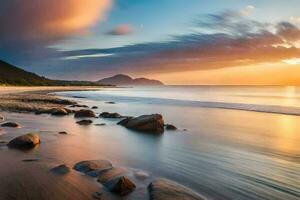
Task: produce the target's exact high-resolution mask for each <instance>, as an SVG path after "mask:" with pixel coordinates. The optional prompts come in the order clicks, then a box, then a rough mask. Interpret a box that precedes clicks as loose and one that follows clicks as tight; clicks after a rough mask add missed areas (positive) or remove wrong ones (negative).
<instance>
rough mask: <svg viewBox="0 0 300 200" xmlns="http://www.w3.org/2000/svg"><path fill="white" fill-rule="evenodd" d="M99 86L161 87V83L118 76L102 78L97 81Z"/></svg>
mask: <svg viewBox="0 0 300 200" xmlns="http://www.w3.org/2000/svg"><path fill="white" fill-rule="evenodd" d="M98 83H100V84H106V85H163V83H162V82H161V81H158V80H152V79H147V78H136V79H133V78H131V77H130V76H128V75H124V74H118V75H115V76H112V77H108V78H104V79H101V80H99V81H98Z"/></svg>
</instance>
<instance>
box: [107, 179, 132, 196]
mask: <svg viewBox="0 0 300 200" xmlns="http://www.w3.org/2000/svg"><path fill="white" fill-rule="evenodd" d="M105 186H106V187H107V188H108V190H109V191H111V192H112V193H115V194H117V195H120V196H126V195H128V194H130V193H131V192H133V191H134V190H135V188H136V186H135V184H134V183H133V182H132V181H131V180H130V179H129V178H127V177H126V176H122V177H119V178H116V179H114V180H112V181H110V182H109V183H106V184H105Z"/></svg>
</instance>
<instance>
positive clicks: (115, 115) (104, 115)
mask: <svg viewBox="0 0 300 200" xmlns="http://www.w3.org/2000/svg"><path fill="white" fill-rule="evenodd" d="M99 116H100V117H102V118H112V119H117V118H122V116H121V115H120V114H119V113H109V112H103V113H101V114H100V115H99Z"/></svg>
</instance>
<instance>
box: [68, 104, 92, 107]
mask: <svg viewBox="0 0 300 200" xmlns="http://www.w3.org/2000/svg"><path fill="white" fill-rule="evenodd" d="M70 108H88V106H87V105H81V104H74V105H71V106H70Z"/></svg>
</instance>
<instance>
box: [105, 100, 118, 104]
mask: <svg viewBox="0 0 300 200" xmlns="http://www.w3.org/2000/svg"><path fill="white" fill-rule="evenodd" d="M105 103H107V104H116V102H113V101H107V102H105Z"/></svg>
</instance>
